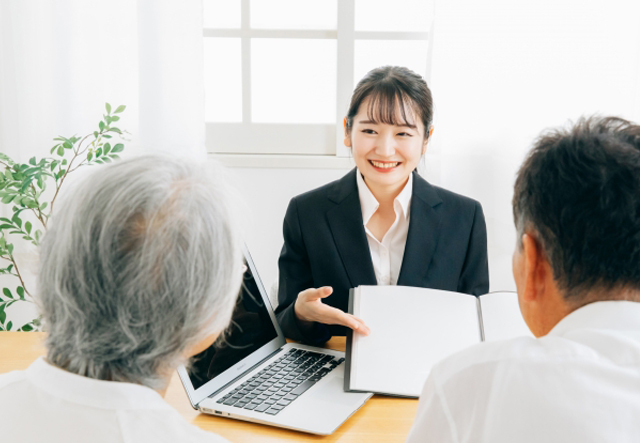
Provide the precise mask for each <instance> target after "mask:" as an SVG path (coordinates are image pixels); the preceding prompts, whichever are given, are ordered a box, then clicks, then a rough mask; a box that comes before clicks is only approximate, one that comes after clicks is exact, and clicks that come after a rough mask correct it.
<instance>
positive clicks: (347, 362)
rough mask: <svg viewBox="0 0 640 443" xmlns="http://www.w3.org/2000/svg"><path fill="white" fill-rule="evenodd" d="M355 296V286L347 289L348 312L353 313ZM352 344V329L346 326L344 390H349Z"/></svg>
mask: <svg viewBox="0 0 640 443" xmlns="http://www.w3.org/2000/svg"><path fill="white" fill-rule="evenodd" d="M354 298H355V288H351V289H349V309H348V312H349V314H353V304H354ZM352 346H353V330H352V329H351V328H348V330H347V346H346V349H345V356H344V390H345V392H349V391H351V349H352Z"/></svg>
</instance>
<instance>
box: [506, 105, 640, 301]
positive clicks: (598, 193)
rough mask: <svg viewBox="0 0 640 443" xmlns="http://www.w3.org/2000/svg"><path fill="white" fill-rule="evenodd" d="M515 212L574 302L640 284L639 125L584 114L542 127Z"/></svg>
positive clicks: (519, 183)
mask: <svg viewBox="0 0 640 443" xmlns="http://www.w3.org/2000/svg"><path fill="white" fill-rule="evenodd" d="M513 216H514V221H515V224H516V229H517V230H518V234H519V240H518V245H519V246H518V247H521V245H522V244H521V241H522V240H521V239H522V234H524V233H525V232H532V233H533V235H534V237H535V238H536V240H537V241H538V242H539V243H540V244H541V247H542V249H543V252H544V254H545V257H546V258H547V259H548V261H549V263H550V265H551V267H552V269H553V277H554V280H555V281H556V283H557V284H558V287H559V289H560V290H561V291H562V293H563V296H564V298H565V300H566V301H567V302H572V303H577V304H581V303H582V304H584V303H585V302H587V303H588V302H589V301H586V299H585V297H586V294H589V293H591V292H593V290H605V291H610V290H611V289H634V290H635V289H640V126H638V125H635V124H633V123H631V122H629V121H627V120H624V119H621V118H617V117H591V118H581V119H580V120H579V121H578V123H577V124H575V125H574V126H573V127H570V128H568V129H555V130H551V131H548V132H546V133H543V134H542V135H541V136H540V137H539V138H538V139H537V141H536V142H535V144H534V147H533V149H532V150H531V152H530V153H529V155H528V157H527V158H526V160H525V162H524V163H523V165H522V167H521V168H520V171H519V172H518V175H517V179H516V183H515V189H514V195H513Z"/></svg>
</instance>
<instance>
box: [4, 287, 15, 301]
mask: <svg viewBox="0 0 640 443" xmlns="http://www.w3.org/2000/svg"><path fill="white" fill-rule="evenodd" d="M2 293H3V294H4V295H5V296H6V297H8V298H11V299H13V294H12V293H11V291H10V290H9V288H2Z"/></svg>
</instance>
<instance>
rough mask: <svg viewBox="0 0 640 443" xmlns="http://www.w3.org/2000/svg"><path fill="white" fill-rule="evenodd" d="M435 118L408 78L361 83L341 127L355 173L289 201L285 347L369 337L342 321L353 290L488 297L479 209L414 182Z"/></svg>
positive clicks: (402, 73) (282, 307)
mask: <svg viewBox="0 0 640 443" xmlns="http://www.w3.org/2000/svg"><path fill="white" fill-rule="evenodd" d="M432 115H433V113H432V99H431V92H430V90H429V88H428V87H427V84H426V82H425V81H424V80H423V79H422V77H420V76H419V75H417V74H415V73H414V72H412V71H410V70H408V69H406V68H400V67H390V66H386V67H383V68H377V69H374V70H373V71H371V72H369V73H368V74H367V75H366V76H365V77H364V78H363V79H362V80H361V81H360V83H358V86H357V87H356V89H355V91H354V93H353V96H352V98H351V104H350V107H349V112H348V114H347V117H346V118H345V145H346V146H348V147H350V148H351V151H352V155H353V159H354V161H355V163H356V168H355V169H353V170H352V171H351V172H349V173H348V174H347V175H345V176H344V177H343V178H341V179H339V180H337V181H334V182H332V183H329V184H327V185H324V186H322V187H320V188H317V189H314V190H312V191H310V192H307V193H304V194H301V195H299V196H297V197H294V198H293V199H292V200H291V202H290V203H289V207H288V209H287V213H286V215H285V219H284V228H283V231H284V246H283V248H282V252H281V254H280V260H279V262H278V264H279V268H280V282H279V291H278V300H279V305H278V308H277V309H276V314H277V317H278V321H279V322H280V326H281V327H282V329H283V331H284V333H285V335H286V336H287V337H289V338H292V339H294V340H299V341H303V342H306V343H310V344H320V343H323V342H325V341H327V340H328V339H329V338H331V336H333V335H345V334H346V331H347V329H346V328H347V327H348V328H351V329H353V330H356V331H358V332H360V333H364V334H367V333H368V332H369V330H368V328H367V326H366V325H365V324H364V322H362V320H360V319H358V318H356V317H354V316H352V315H350V314H347V313H346V310H347V304H348V300H349V289H350V288H353V287H356V286H359V285H375V284H398V285H404V286H419V287H425V288H434V289H445V290H450V291H458V292H465V293H468V294H475V295H481V294H484V293H486V292H488V290H489V271H488V264H487V234H486V227H485V221H484V215H483V213H482V207H481V206H480V204H479V203H478V202H476V201H474V200H472V199H470V198H467V197H463V196H461V195H458V194H454V193H453V192H450V191H447V190H445V189H442V188H439V187H437V186H433V185H431V184H429V183H428V182H427V181H426V180H424V179H423V178H421V177H420V176H419V175H418V174H417V173H416V172H415V169H416V167H417V164H418V162H419V160H420V158H421V156H422V155H423V154H424V152H425V151H426V146H427V141H428V138H429V136H430V135H431V133H432V131H433V128H432V126H431V122H432ZM390 302H392V301H390ZM407 309H411V307H410V306H407Z"/></svg>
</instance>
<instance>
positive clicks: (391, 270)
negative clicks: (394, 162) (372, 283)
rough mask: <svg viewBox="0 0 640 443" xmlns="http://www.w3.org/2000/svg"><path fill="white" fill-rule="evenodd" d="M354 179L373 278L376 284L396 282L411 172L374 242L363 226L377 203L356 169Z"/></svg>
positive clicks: (407, 213)
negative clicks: (384, 230)
mask: <svg viewBox="0 0 640 443" xmlns="http://www.w3.org/2000/svg"><path fill="white" fill-rule="evenodd" d="M356 182H357V184H358V195H359V196H360V209H361V210H362V221H363V224H364V232H366V234H367V242H368V243H369V251H370V252H371V262H372V263H373V269H374V271H375V273H376V280H377V282H378V284H379V285H396V284H397V283H398V276H399V274H400V268H401V267H402V257H403V256H404V247H405V244H406V242H407V233H408V232H409V216H410V214H409V209H410V204H411V196H412V193H413V174H411V175H410V176H409V180H408V181H407V184H406V185H405V186H404V189H403V190H402V191H401V192H400V194H398V196H397V197H396V198H395V200H394V201H393V210H394V211H395V213H396V219H395V221H394V222H393V224H392V225H391V227H390V228H389V230H388V231H387V233H386V234H385V235H384V237H383V238H382V241H378V239H377V238H375V236H374V235H373V234H372V233H371V231H370V230H369V228H367V223H369V220H370V219H371V217H372V216H373V214H375V212H376V211H377V210H378V207H379V206H380V203H378V200H376V198H375V197H374V196H373V194H372V193H371V190H370V189H369V188H368V187H367V185H366V183H365V182H364V179H363V178H362V174H361V173H360V171H358V173H357V174H356Z"/></svg>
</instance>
